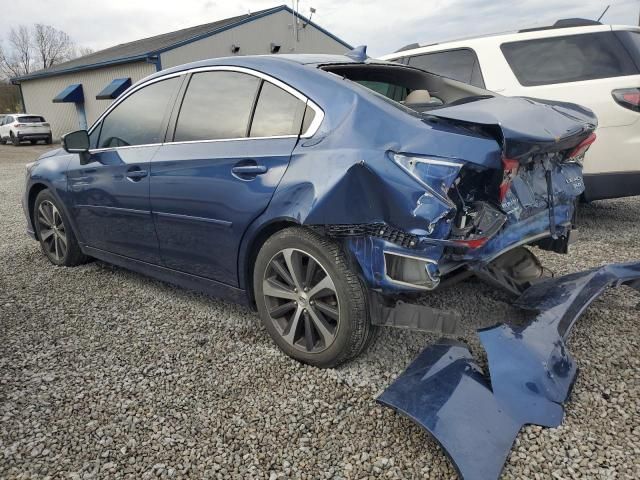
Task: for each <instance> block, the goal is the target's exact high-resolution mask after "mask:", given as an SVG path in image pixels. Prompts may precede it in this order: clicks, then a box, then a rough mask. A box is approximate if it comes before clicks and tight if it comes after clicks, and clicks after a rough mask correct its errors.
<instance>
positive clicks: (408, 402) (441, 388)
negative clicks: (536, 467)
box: [378, 262, 640, 480]
mask: <svg viewBox="0 0 640 480" xmlns="http://www.w3.org/2000/svg"><path fill="white" fill-rule="evenodd" d="M620 285H626V286H630V287H632V288H635V289H636V290H638V291H640V262H636V263H626V264H611V265H605V266H603V267H599V268H596V269H593V270H588V271H584V272H578V273H575V274H570V275H566V276H563V277H559V278H555V279H550V280H547V281H544V282H541V283H538V284H535V285H534V286H532V287H530V288H529V289H527V290H526V291H525V292H524V293H523V294H522V296H521V297H520V298H519V299H518V300H517V301H516V305H517V306H519V307H521V308H523V309H526V310H532V311H535V312H537V313H536V314H534V315H532V318H531V319H530V320H528V321H525V322H520V323H519V324H517V325H515V324H514V325H507V324H499V325H496V326H493V327H490V328H486V329H482V330H479V331H478V335H479V337H480V341H481V343H482V345H483V346H484V349H485V351H486V353H487V358H488V365H489V373H490V375H489V376H488V375H485V374H484V373H483V372H482V370H481V368H480V367H478V365H477V364H476V363H475V362H474V360H473V357H472V355H471V352H470V351H469V349H468V348H467V347H466V346H465V345H464V344H461V343H457V342H452V341H448V340H441V341H439V342H438V343H436V344H435V345H431V346H429V347H427V348H426V349H425V350H424V351H423V352H422V353H421V354H420V355H419V356H418V357H417V358H416V359H415V360H414V361H413V363H411V365H410V366H409V367H408V368H407V369H406V371H405V372H403V373H402V375H401V376H400V377H398V379H396V381H395V382H394V383H393V384H392V385H391V386H389V387H388V388H387V389H386V390H385V391H384V392H383V393H382V394H381V395H380V396H379V397H378V402H380V403H382V404H383V405H386V406H389V407H391V408H393V409H395V410H397V411H399V412H400V413H403V414H404V415H406V416H407V417H409V418H410V419H411V420H413V421H414V422H415V423H417V424H418V425H420V426H422V427H423V428H425V429H426V430H427V431H428V432H429V433H431V435H433V437H435V439H436V440H437V441H438V442H439V443H440V445H441V446H442V447H443V449H444V450H445V452H446V453H447V455H448V456H449V457H450V458H451V460H452V462H453V464H454V465H455V467H456V469H457V470H458V473H459V474H460V477H461V478H463V479H465V480H472V479H482V480H487V479H492V478H495V479H497V478H498V476H499V475H500V472H501V471H502V468H503V466H504V462H505V461H506V459H507V456H508V454H509V451H510V450H511V446H512V445H513V442H514V440H515V438H516V436H517V434H518V432H519V431H520V428H521V427H522V426H523V425H527V424H536V425H541V426H545V427H557V426H558V425H560V424H561V423H562V419H563V415H564V408H563V403H564V402H566V401H567V399H568V397H569V394H570V392H571V388H572V386H573V383H574V382H575V379H576V377H577V372H578V369H577V365H576V362H575V360H574V359H573V358H572V357H571V355H570V354H569V352H568V350H567V347H566V342H567V338H568V336H569V334H570V331H571V328H572V327H573V325H574V323H575V321H576V320H577V319H578V317H579V316H580V315H581V314H582V312H583V311H584V310H585V309H586V308H587V307H588V306H589V305H590V304H591V303H592V302H593V301H594V300H595V299H596V298H597V297H598V296H599V295H601V294H602V293H603V292H604V290H605V289H606V288H607V287H618V286H620Z"/></svg>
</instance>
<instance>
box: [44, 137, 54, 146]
mask: <svg viewBox="0 0 640 480" xmlns="http://www.w3.org/2000/svg"><path fill="white" fill-rule="evenodd" d="M45 143H46V144H47V145H51V144H52V143H53V137H52V136H51V135H49V136H48V137H47V140H46V142H45Z"/></svg>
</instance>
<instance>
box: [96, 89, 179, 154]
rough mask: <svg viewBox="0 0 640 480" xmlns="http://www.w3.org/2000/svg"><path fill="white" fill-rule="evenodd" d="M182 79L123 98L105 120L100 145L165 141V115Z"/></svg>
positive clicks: (107, 146) (116, 145) (145, 143)
mask: <svg viewBox="0 0 640 480" xmlns="http://www.w3.org/2000/svg"><path fill="white" fill-rule="evenodd" d="M180 81H181V78H180V77H173V78H169V79H167V80H162V81H159V82H156V83H152V84H151V85H148V86H146V87H144V88H142V89H140V90H138V91H136V92H135V93H133V94H131V95H130V96H128V97H127V98H126V99H124V100H123V101H122V102H121V103H120V104H118V106H117V107H115V109H113V110H112V111H111V112H110V113H109V115H107V116H106V117H105V118H104V119H103V120H102V128H101V131H100V138H99V140H98V148H110V147H123V146H129V145H147V144H154V143H161V142H163V141H164V133H165V132H164V128H163V127H164V126H165V116H166V114H167V111H168V107H169V104H170V102H171V101H172V99H173V96H174V93H175V91H176V89H177V88H178V85H179V83H180Z"/></svg>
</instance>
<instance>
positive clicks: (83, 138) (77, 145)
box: [62, 130, 89, 153]
mask: <svg viewBox="0 0 640 480" xmlns="http://www.w3.org/2000/svg"><path fill="white" fill-rule="evenodd" d="M62 148H64V149H65V150H66V151H67V152H69V153H86V152H88V151H89V133H87V131H86V130H77V131H75V132H71V133H67V134H66V135H64V136H63V137H62Z"/></svg>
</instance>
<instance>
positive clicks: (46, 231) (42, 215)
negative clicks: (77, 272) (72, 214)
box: [33, 189, 87, 267]
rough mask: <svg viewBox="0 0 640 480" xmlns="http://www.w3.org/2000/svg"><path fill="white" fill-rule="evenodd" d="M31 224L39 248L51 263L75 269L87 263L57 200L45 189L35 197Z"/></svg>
mask: <svg viewBox="0 0 640 480" xmlns="http://www.w3.org/2000/svg"><path fill="white" fill-rule="evenodd" d="M33 223H34V224H35V230H36V235H37V238H38V240H39V242H40V248H42V252H43V253H44V254H45V255H46V256H47V258H48V259H49V261H50V262H51V263H53V264H54V265H58V266H64V267H75V266H76V265H80V264H81V263H84V262H86V261H87V257H86V256H85V255H84V254H83V253H82V251H81V250H80V246H79V245H78V241H77V239H76V236H75V235H74V233H73V230H72V229H71V224H70V222H69V219H68V218H67V216H66V215H65V213H64V211H63V210H62V208H61V207H60V205H59V202H58V200H57V199H56V198H55V197H54V196H53V195H52V194H51V192H50V191H49V190H47V189H45V190H42V191H41V192H40V193H39V194H38V196H37V197H36V201H35V203H34V206H33ZM52 226H53V228H51V227H52ZM65 244H66V245H65Z"/></svg>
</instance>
